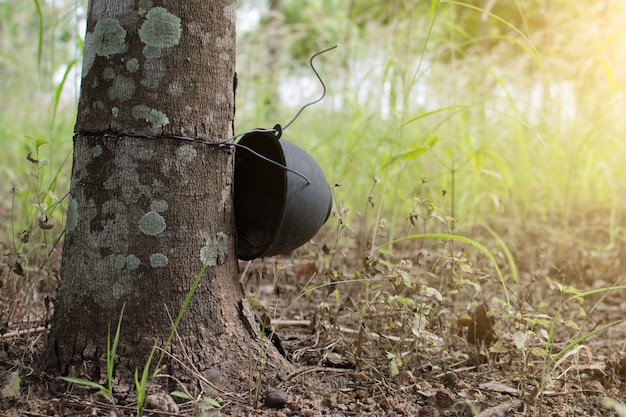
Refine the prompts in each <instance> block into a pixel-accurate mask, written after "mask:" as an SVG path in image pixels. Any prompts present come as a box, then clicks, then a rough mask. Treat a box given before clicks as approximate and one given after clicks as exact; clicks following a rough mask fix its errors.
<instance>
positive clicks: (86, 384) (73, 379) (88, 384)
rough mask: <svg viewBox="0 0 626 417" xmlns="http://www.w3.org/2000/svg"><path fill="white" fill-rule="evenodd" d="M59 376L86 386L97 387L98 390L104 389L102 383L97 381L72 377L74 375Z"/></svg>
mask: <svg viewBox="0 0 626 417" xmlns="http://www.w3.org/2000/svg"><path fill="white" fill-rule="evenodd" d="M60 378H61V379H62V380H63V381H67V382H73V383H74V384H79V385H84V386H86V387H91V388H96V389H99V390H104V391H106V388H105V387H103V386H102V385H100V384H98V383H97V382H93V381H90V380H88V379H83V378H74V377H71V376H62V377H60Z"/></svg>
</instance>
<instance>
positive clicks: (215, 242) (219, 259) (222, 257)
mask: <svg viewBox="0 0 626 417" xmlns="http://www.w3.org/2000/svg"><path fill="white" fill-rule="evenodd" d="M227 256H228V234H226V233H224V232H219V233H218V234H216V235H215V236H214V237H211V236H209V238H208V239H207V241H206V243H205V245H204V246H203V247H202V248H201V249H200V261H201V262H202V263H203V264H206V265H207V266H216V265H217V264H223V263H224V262H225V261H226V257H227Z"/></svg>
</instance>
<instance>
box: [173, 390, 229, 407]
mask: <svg viewBox="0 0 626 417" xmlns="http://www.w3.org/2000/svg"><path fill="white" fill-rule="evenodd" d="M170 395H171V396H172V397H178V398H182V399H184V400H187V401H194V402H198V401H204V402H205V403H207V404H209V405H210V406H212V407H215V408H220V407H221V405H220V403H219V402H218V401H217V400H216V399H215V398H213V397H209V396H208V395H199V394H196V395H193V396H192V395H190V394H189V393H187V392H183V391H172V392H170Z"/></svg>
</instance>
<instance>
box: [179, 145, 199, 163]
mask: <svg viewBox="0 0 626 417" xmlns="http://www.w3.org/2000/svg"><path fill="white" fill-rule="evenodd" d="M197 154H198V152H197V151H196V150H195V149H194V147H193V146H191V145H183V146H180V147H179V148H178V149H176V156H177V157H178V159H181V160H183V161H185V162H189V161H192V160H193V159H194V158H195V157H196V155H197Z"/></svg>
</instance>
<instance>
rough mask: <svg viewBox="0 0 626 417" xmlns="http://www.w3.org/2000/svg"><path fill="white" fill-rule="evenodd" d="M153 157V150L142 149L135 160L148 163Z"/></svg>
mask: <svg viewBox="0 0 626 417" xmlns="http://www.w3.org/2000/svg"><path fill="white" fill-rule="evenodd" d="M153 157H154V149H151V148H142V149H140V150H139V152H137V158H138V159H141V160H142V161H150V160H151V159H152V158H153Z"/></svg>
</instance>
